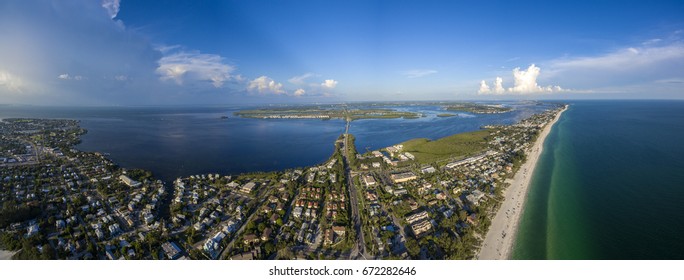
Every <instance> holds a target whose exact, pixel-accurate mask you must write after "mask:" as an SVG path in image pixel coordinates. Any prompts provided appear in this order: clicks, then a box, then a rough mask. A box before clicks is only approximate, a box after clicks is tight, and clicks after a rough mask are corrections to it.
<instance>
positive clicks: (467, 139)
mask: <svg viewBox="0 0 684 280" xmlns="http://www.w3.org/2000/svg"><path fill="white" fill-rule="evenodd" d="M489 135H490V131H489V130H479V131H474V132H467V133H461V134H454V135H451V136H447V137H444V138H441V139H437V140H434V141H430V140H428V139H426V138H418V139H412V140H409V141H406V142H404V143H402V144H403V145H404V149H403V151H404V152H410V153H411V154H413V155H414V156H416V161H418V162H419V163H431V162H437V161H443V160H447V159H460V158H464V157H468V156H471V155H475V154H478V153H481V152H482V151H484V150H485V149H486V148H487V137H488V136H489Z"/></svg>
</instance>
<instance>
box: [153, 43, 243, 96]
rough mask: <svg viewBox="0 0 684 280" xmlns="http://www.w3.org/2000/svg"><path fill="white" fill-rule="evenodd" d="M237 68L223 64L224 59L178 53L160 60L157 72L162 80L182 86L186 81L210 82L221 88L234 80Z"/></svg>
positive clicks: (214, 56) (198, 53)
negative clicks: (234, 72)
mask: <svg viewBox="0 0 684 280" xmlns="http://www.w3.org/2000/svg"><path fill="white" fill-rule="evenodd" d="M233 71H235V67H234V66H232V65H229V64H226V63H224V62H223V57H221V56H219V55H215V54H203V53H200V52H198V51H191V52H187V51H177V52H175V53H171V54H165V55H164V56H163V57H162V58H161V59H159V67H158V68H157V70H156V72H157V74H159V75H160V76H161V78H160V79H161V80H163V81H166V80H173V81H175V82H176V83H177V84H179V85H182V84H183V83H184V82H185V81H210V82H211V84H212V85H213V86H214V87H216V88H219V87H221V86H223V84H224V83H225V82H227V81H229V80H231V79H232V78H233V76H232V72H233Z"/></svg>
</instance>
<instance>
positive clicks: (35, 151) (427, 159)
mask: <svg viewBox="0 0 684 280" xmlns="http://www.w3.org/2000/svg"><path fill="white" fill-rule="evenodd" d="M564 108H565V106H561V105H559V106H556V107H554V108H553V109H549V110H547V111H545V112H542V113H539V114H535V115H533V116H531V117H529V118H526V119H524V120H522V121H520V122H518V123H516V124H513V125H506V126H503V125H501V126H488V127H487V128H486V129H483V130H479V131H473V132H468V133H462V134H456V135H452V136H448V137H444V138H441V139H434V140H431V139H426V138H421V139H413V140H409V141H406V142H403V143H397V144H395V145H393V146H389V147H384V148H382V149H378V150H374V151H369V152H366V153H363V154H359V153H358V152H357V150H356V147H355V145H354V141H355V138H354V136H353V135H352V134H350V133H349V131H348V129H349V123H350V122H351V121H352V120H353V119H354V118H353V117H352V116H354V114H353V113H349V112H350V111H352V110H341V111H337V112H336V114H338V115H337V117H340V118H344V119H346V122H345V123H346V129H345V132H344V133H343V134H342V135H340V137H339V138H338V139H337V140H335V141H334V143H332V144H333V145H334V151H333V154H332V155H331V156H330V157H329V158H328V159H327V160H325V161H323V162H322V163H320V164H318V165H316V166H309V167H306V168H296V169H289V170H282V171H277V172H254V173H245V174H196V175H191V176H188V177H183V178H177V179H175V180H174V181H173V182H164V181H162V180H158V179H156V178H154V174H152V173H151V172H149V171H146V170H140V169H127V168H122V167H120V166H118V165H117V164H116V163H114V162H112V161H111V160H109V159H107V158H106V156H105V155H103V154H101V153H92V152H83V151H79V150H76V149H75V148H74V145H75V144H76V143H78V141H79V136H80V135H83V134H84V133H86V132H87V131H85V130H84V129H82V128H80V127H79V125H78V124H79V123H78V121H74V120H44V119H4V120H2V121H0V132H2V134H1V135H2V147H3V154H2V158H1V159H0V160H1V161H0V164H1V165H2V168H0V180H2V189H1V190H0V202H1V203H2V207H0V249H2V250H5V251H3V255H12V258H14V259H111V260H115V259H225V260H231V259H232V260H246V259H288V260H289V259H475V258H478V257H479V258H503V257H505V256H501V255H489V253H488V252H489V250H490V249H488V248H490V247H491V248H495V250H494V252H496V249H499V248H502V247H501V245H496V244H499V243H496V242H498V241H496V239H497V238H494V241H496V242H494V243H492V241H491V240H490V236H492V235H493V236H496V235H500V234H501V233H500V232H499V230H500V228H501V227H502V226H503V227H505V228H508V227H510V226H511V223H513V228H514V224H515V223H517V219H518V217H517V216H516V217H513V218H508V219H505V220H504V221H503V222H502V221H500V220H501V218H500V215H502V214H501V213H502V211H504V210H506V211H508V210H509V209H508V208H507V207H509V205H510V204H511V203H519V202H520V199H521V197H520V194H517V193H519V192H520V191H522V193H523V196H524V188H525V187H526V184H527V183H528V181H529V177H530V176H529V174H531V171H532V169H533V168H534V164H535V161H536V158H537V157H538V154H539V153H540V150H541V149H540V145H541V144H540V143H543V140H544V137H545V136H546V135H547V134H548V131H549V130H550V128H551V126H552V125H553V123H554V122H555V121H556V120H557V119H558V117H559V116H560V114H561V113H562V111H563V110H564ZM316 110H320V109H311V111H308V110H302V109H299V110H295V111H294V112H293V113H291V115H292V116H301V115H299V114H303V113H305V112H306V114H312V115H316V114H318V113H321V114H322V113H323V112H322V111H319V112H317V111H316ZM314 112H315V113H314ZM371 112H376V113H379V112H387V113H386V114H388V115H391V114H400V113H401V112H395V111H384V110H379V111H378V110H369V111H366V113H365V114H368V115H370V116H372V114H371ZM270 113H272V112H270ZM270 113H269V114H270ZM283 114H284V115H289V114H286V113H283ZM327 114H329V115H334V114H333V113H330V112H329V113H327ZM360 114H361V116H362V115H363V114H364V113H360ZM256 115H258V113H256ZM521 174H522V175H521ZM520 176H523V178H527V179H523V181H520ZM525 180H527V181H525ZM523 185H524V186H523ZM520 186H523V187H522V189H521V187H520ZM513 193H515V194H513ZM507 233H508V234H507V235H506V236H509V240H510V236H513V235H514V232H507ZM507 242H508V241H507ZM490 244H495V245H494V247H492V245H490ZM504 246H509V247H510V245H509V243H504ZM480 248H482V249H480Z"/></svg>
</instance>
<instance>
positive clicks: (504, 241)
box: [477, 105, 568, 260]
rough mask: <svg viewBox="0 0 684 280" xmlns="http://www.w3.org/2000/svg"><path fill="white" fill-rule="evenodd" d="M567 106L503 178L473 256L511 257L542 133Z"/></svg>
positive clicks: (541, 149) (540, 145) (542, 141)
mask: <svg viewBox="0 0 684 280" xmlns="http://www.w3.org/2000/svg"><path fill="white" fill-rule="evenodd" d="M567 109H568V105H565V108H563V110H561V111H560V112H558V114H556V117H555V118H554V119H553V121H551V122H550V123H548V124H547V125H546V126H545V127H544V129H543V130H542V131H541V133H540V134H539V137H537V140H536V141H535V143H534V145H533V146H532V148H531V149H530V150H529V152H528V154H527V160H526V161H525V163H524V164H523V165H522V166H520V169H519V170H518V172H516V174H515V175H514V176H513V179H512V180H510V179H509V180H507V182H510V185H509V186H508V187H507V188H506V190H505V191H504V202H503V203H502V204H501V206H500V207H499V210H498V211H497V212H496V215H494V218H493V219H492V223H491V225H490V226H489V230H488V231H487V235H486V236H485V239H484V241H483V242H482V246H481V247H480V249H479V251H478V253H477V259H479V260H505V259H509V258H510V257H511V254H512V251H513V244H514V243H515V238H516V235H517V231H518V225H519V224H520V217H521V216H522V212H523V211H522V210H523V209H525V201H526V199H527V190H528V188H529V186H530V183H531V180H532V172H533V171H534V169H535V167H536V166H537V162H538V161H539V156H540V155H541V153H542V151H543V149H544V141H546V137H547V136H548V135H549V133H550V132H551V129H552V128H553V126H554V125H555V124H556V122H558V119H560V116H561V115H562V114H563V112H565V110H567Z"/></svg>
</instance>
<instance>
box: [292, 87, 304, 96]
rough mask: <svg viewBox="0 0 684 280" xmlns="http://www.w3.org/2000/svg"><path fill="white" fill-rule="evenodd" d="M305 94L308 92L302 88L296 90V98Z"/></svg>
mask: <svg viewBox="0 0 684 280" xmlns="http://www.w3.org/2000/svg"><path fill="white" fill-rule="evenodd" d="M305 93H306V90H304V89H303V88H300V89H297V90H295V92H294V96H302V95H304V94H305Z"/></svg>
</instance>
